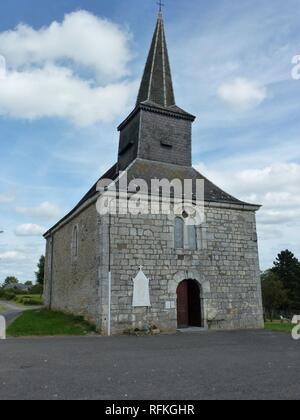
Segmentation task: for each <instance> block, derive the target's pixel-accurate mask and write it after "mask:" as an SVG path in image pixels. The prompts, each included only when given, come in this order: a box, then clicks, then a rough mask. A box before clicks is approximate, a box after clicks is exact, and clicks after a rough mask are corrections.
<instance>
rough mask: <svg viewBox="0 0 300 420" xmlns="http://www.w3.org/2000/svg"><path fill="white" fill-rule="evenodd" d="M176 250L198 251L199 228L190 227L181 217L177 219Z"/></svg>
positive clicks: (175, 232)
mask: <svg viewBox="0 0 300 420" xmlns="http://www.w3.org/2000/svg"><path fill="white" fill-rule="evenodd" d="M174 236H175V240H174V242H175V249H190V250H191V251H195V250H196V249H197V228H196V226H195V225H189V224H188V223H186V222H185V220H184V219H182V218H181V217H176V219H175V229H174Z"/></svg>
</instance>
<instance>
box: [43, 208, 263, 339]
mask: <svg viewBox="0 0 300 420" xmlns="http://www.w3.org/2000/svg"><path fill="white" fill-rule="evenodd" d="M109 224H111V229H110V243H109ZM74 226H78V230H79V252H78V257H77V258H75V259H74V257H73V256H72V249H71V242H72V231H73V229H74ZM51 241H53V244H54V248H53V253H52V252H51V249H50V248H51ZM197 242H198V246H197V250H195V251H190V250H176V249H175V248H174V218H173V217H171V216H167V215H165V216H162V215H143V216H141V215H140V216H131V215H126V216H124V215H122V216H121V215H119V216H112V217H111V218H109V217H108V216H107V217H100V216H99V215H98V214H97V212H96V206H95V203H93V204H91V205H90V206H88V207H86V208H85V209H84V210H83V211H82V212H81V213H80V214H79V215H76V216H75V217H74V218H73V219H72V220H71V221H69V223H67V224H65V225H64V226H62V227H60V228H58V229H57V230H56V231H55V232H53V233H52V237H51V238H50V237H49V238H48V241H47V264H46V278H45V284H46V287H45V300H46V303H47V304H48V305H49V306H51V308H52V309H55V310H62V311H64V312H68V313H73V314H76V315H83V316H84V317H85V318H86V319H88V320H90V321H92V322H94V323H96V325H97V327H98V329H99V330H100V331H102V333H103V334H107V332H108V319H109V316H108V313H109V306H108V302H109V294H108V291H109V289H108V270H109V268H108V261H109V252H110V253H111V273H112V301H111V331H112V333H113V334H120V333H123V332H124V331H125V330H126V329H129V328H142V327H143V326H144V325H155V326H157V327H158V328H159V329H161V330H162V331H175V330H176V328H177V307H176V306H177V305H176V299H177V295H176V291H177V287H178V285H179V283H180V282H182V281H183V280H185V279H191V280H195V281H197V282H198V284H199V286H200V290H201V301H202V317H203V322H204V325H205V326H206V327H207V328H210V329H244V328H262V327H263V312H262V302H261V287H260V272H259V262H258V249H257V234H256V222H255V212H254V211H246V210H242V209H241V210H237V209H230V208H224V207H222V206H220V207H219V208H218V206H217V205H214V206H211V205H209V206H207V207H206V223H205V224H204V225H201V226H199V227H198V228H197ZM52 254H53V256H52V257H51V255H52ZM140 265H142V266H143V271H144V273H145V275H146V276H147V277H148V278H149V280H150V299H151V307H150V308H133V307H132V298H133V278H134V277H135V276H136V274H137V272H138V270H139V266H140Z"/></svg>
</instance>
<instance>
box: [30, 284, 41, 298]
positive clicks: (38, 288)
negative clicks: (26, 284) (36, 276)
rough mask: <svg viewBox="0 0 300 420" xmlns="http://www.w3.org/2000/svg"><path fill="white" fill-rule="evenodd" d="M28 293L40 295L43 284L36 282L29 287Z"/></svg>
mask: <svg viewBox="0 0 300 420" xmlns="http://www.w3.org/2000/svg"><path fill="white" fill-rule="evenodd" d="M29 293H30V294H32V295H40V296H41V295H42V294H43V286H42V285H41V284H36V285H34V286H32V287H31V288H30V289H29Z"/></svg>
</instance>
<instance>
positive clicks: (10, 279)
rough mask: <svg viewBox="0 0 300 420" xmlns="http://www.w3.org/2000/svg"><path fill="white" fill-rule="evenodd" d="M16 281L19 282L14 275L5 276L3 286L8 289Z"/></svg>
mask: <svg viewBox="0 0 300 420" xmlns="http://www.w3.org/2000/svg"><path fill="white" fill-rule="evenodd" d="M18 283H19V280H18V279H17V278H16V277H13V276H10V277H6V279H5V280H4V283H3V287H4V288H6V289H8V288H9V287H11V288H13V287H14V286H15V285H16V284H18Z"/></svg>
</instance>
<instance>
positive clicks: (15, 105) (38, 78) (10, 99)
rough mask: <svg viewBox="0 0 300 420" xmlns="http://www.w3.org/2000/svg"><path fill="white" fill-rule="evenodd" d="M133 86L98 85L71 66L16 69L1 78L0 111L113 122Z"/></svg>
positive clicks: (23, 116) (19, 115)
mask: <svg viewBox="0 0 300 420" xmlns="http://www.w3.org/2000/svg"><path fill="white" fill-rule="evenodd" d="M131 86H132V85H131V84H129V83H126V82H124V83H118V84H110V85H107V86H105V87H100V86H98V87H95V86H94V85H93V83H92V81H86V80H82V79H79V78H78V77H76V76H75V75H74V73H73V72H72V70H70V69H67V68H62V67H55V66H46V67H45V68H43V69H31V70H28V71H22V72H17V71H14V72H10V73H8V74H7V76H6V79H5V80H4V81H1V80H0V114H2V115H6V116H9V117H13V118H21V119H28V120H34V119H38V118H43V117H57V118H66V119H68V120H70V121H71V122H73V123H74V124H76V125H78V126H88V125H92V124H95V123H96V122H100V121H102V122H110V121H112V120H113V119H114V118H115V117H116V116H117V115H119V114H120V113H121V112H123V111H124V109H125V108H126V107H127V106H128V102H129V98H130V97H131Z"/></svg>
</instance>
